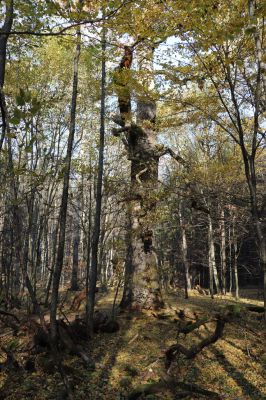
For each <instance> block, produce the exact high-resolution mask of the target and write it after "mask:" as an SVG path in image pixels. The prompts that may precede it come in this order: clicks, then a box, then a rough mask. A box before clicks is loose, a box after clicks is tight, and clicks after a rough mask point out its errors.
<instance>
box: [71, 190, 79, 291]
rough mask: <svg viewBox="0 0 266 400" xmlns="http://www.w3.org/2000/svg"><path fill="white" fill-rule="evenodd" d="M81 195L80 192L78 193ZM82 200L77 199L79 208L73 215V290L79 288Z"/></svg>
mask: <svg viewBox="0 0 266 400" xmlns="http://www.w3.org/2000/svg"><path fill="white" fill-rule="evenodd" d="M78 195H79V194H78ZM79 207H80V201H79V200H77V210H74V217H73V225H74V226H73V258H72V274H71V287H70V289H71V290H73V291H76V290H78V267H79V243H80V221H79Z"/></svg>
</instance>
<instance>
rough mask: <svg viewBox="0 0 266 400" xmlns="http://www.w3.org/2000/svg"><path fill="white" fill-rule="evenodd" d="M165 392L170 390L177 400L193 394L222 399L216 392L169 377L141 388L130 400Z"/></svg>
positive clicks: (134, 392) (130, 395)
mask: <svg viewBox="0 0 266 400" xmlns="http://www.w3.org/2000/svg"><path fill="white" fill-rule="evenodd" d="M178 389H181V391H180V392H179V391H178ZM164 390H170V391H171V392H172V393H174V394H175V398H176V399H182V398H184V397H186V396H189V395H190V396H191V395H192V394H200V395H202V396H205V397H208V398H211V399H217V400H219V399H221V396H220V395H219V394H218V393H216V392H212V391H210V390H206V389H203V388H201V387H199V386H197V385H194V384H190V383H185V382H180V381H177V380H175V379H173V378H168V377H167V378H166V379H164V380H160V381H159V382H155V383H148V384H147V385H142V386H139V387H138V388H136V389H135V390H134V391H132V392H131V393H130V394H129V395H128V400H137V399H139V398H140V396H143V395H144V396H147V395H149V394H155V393H159V392H162V391H164Z"/></svg>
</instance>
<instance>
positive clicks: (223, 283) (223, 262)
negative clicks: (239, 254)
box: [220, 209, 226, 294]
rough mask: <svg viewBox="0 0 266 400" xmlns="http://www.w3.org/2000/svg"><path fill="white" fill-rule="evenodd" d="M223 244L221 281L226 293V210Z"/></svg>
mask: <svg viewBox="0 0 266 400" xmlns="http://www.w3.org/2000/svg"><path fill="white" fill-rule="evenodd" d="M220 232H221V245H220V260H221V282H222V293H223V294H226V238H225V222H224V210H223V209H222V210H221V223H220Z"/></svg>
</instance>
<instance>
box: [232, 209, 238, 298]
mask: <svg viewBox="0 0 266 400" xmlns="http://www.w3.org/2000/svg"><path fill="white" fill-rule="evenodd" d="M232 234H233V246H234V277H235V298H236V299H239V285H238V268H237V259H238V249H237V237H236V232H235V217H233V232H232Z"/></svg>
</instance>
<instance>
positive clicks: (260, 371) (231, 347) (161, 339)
mask: <svg viewBox="0 0 266 400" xmlns="http://www.w3.org/2000/svg"><path fill="white" fill-rule="evenodd" d="M113 298H114V292H113V291H112V290H110V291H109V293H108V294H107V295H98V301H97V309H100V310H104V311H107V312H110V311H111V308H112V303H113ZM165 300H166V308H165V309H164V310H163V311H162V313H158V314H157V313H152V312H148V311H147V312H144V313H122V314H120V315H118V317H117V320H118V322H119V324H120V330H119V331H118V332H116V333H112V334H108V333H99V334H95V336H94V338H93V339H92V340H90V341H89V342H88V343H87V344H86V343H85V344H84V349H86V352H87V353H88V354H89V355H90V357H92V359H93V360H94V361H95V363H96V368H95V370H94V371H90V370H88V369H86V368H85V367H84V366H83V364H82V362H81V360H80V359H79V358H78V357H76V356H71V355H66V357H65V359H64V365H65V367H66V368H67V371H68V379H69V381H70V382H71V383H72V384H73V386H74V398H75V400H83V399H84V400H85V399H86V400H101V399H108V400H126V399H127V398H128V393H130V392H131V391H132V390H133V389H135V388H136V387H138V386H139V385H141V384H145V383H151V382H156V381H158V380H159V379H160V378H161V377H162V375H163V374H165V373H166V369H165V351H166V350H167V348H169V346H171V345H173V344H175V343H176V342H177V325H176V311H177V310H180V309H189V310H190V311H191V312H195V313H197V314H198V315H199V317H201V316H202V315H207V316H210V317H211V316H213V315H214V313H215V312H219V310H221V308H223V307H224V306H225V305H227V304H235V301H234V299H233V298H228V297H221V296H220V297H218V296H217V297H215V299H211V298H210V297H209V296H201V295H199V294H197V293H195V292H191V294H190V297H189V299H187V300H185V299H184V298H183V294H182V292H175V293H174V292H171V293H168V294H165ZM69 304H70V301H69ZM239 304H240V305H241V306H243V310H242V311H241V317H238V318H236V319H235V320H234V321H233V322H230V323H228V324H226V326H225V330H224V334H223V337H222V339H219V340H218V341H217V342H216V343H215V344H213V345H210V346H209V347H207V348H205V349H204V350H203V351H202V352H201V353H200V354H198V355H197V356H196V358H195V359H194V360H186V359H184V357H179V358H178V359H177V360H176V361H175V362H173V363H172V365H171V368H170V371H168V373H170V374H171V376H174V377H175V378H176V379H177V380H178V381H183V382H187V383H195V384H197V385H199V386H200V387H202V388H204V389H208V390H212V391H215V392H217V393H219V394H221V398H222V399H228V400H233V399H234V400H245V399H254V400H259V399H266V383H265V382H266V375H265V371H266V354H265V348H266V332H265V330H264V328H263V322H262V320H261V319H260V318H259V314H258V313H255V312H250V311H246V310H244V306H245V305H246V304H256V305H262V302H259V301H256V300H254V299H241V300H240V301H239ZM65 313H67V308H66V309H65ZM81 313H82V309H81ZM67 315H68V317H69V318H73V317H74V314H72V315H71V314H67ZM164 318H166V319H164ZM213 326H214V325H212V324H208V325H207V326H206V325H205V326H202V327H201V328H200V329H198V330H195V331H193V332H192V333H190V334H189V335H187V336H186V337H182V336H181V337H179V338H178V342H179V343H182V344H183V345H184V346H186V347H190V346H191V345H192V344H193V343H196V342H197V341H199V340H200V339H202V338H203V337H205V336H206V335H209V334H210V332H212V331H213ZM28 336H29V332H28V331H25V332H24V333H23V332H20V333H19V334H18V336H17V337H15V338H13V337H12V336H10V335H8V334H7V335H5V336H4V337H1V338H0V340H1V346H5V347H7V346H9V347H11V348H12V349H13V353H14V355H15V357H16V359H17V360H18V362H19V363H20V364H21V363H23V357H24V358H25V357H27V353H26V348H28V347H27V346H28V344H27V343H28V342H29V337H28ZM4 359H5V355H4V353H2V354H1V357H0V361H3V360H4ZM177 390H178V389H177ZM64 393H65V392H64V386H63V383H62V381H61V377H60V375H59V373H58V372H54V371H53V372H52V373H51V372H50V373H49V371H48V370H47V371H46V370H45V368H44V366H43V365H42V366H41V363H40V368H36V370H35V371H34V372H32V373H29V372H26V371H25V370H24V369H23V368H21V369H19V370H17V371H9V372H2V373H1V374H0V399H1V400H2V399H3V400H4V399H5V400H13V399H14V400H21V399H36V400H44V399H46V400H54V399H58V400H59V399H62V400H63V399H65V398H66V397H65V394H64ZM142 398H144V397H140V399H142ZM176 398H177V397H176ZM185 398H186V399H187V400H188V399H204V398H205V397H204V396H200V395H195V394H194V395H191V396H187V397H185ZM145 399H149V400H152V399H154V400H155V399H165V400H168V399H169V400H173V399H175V395H173V394H172V393H171V392H170V391H169V392H168V391H167V390H165V389H164V390H163V391H162V392H160V393H156V394H150V395H148V396H146V397H145Z"/></svg>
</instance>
